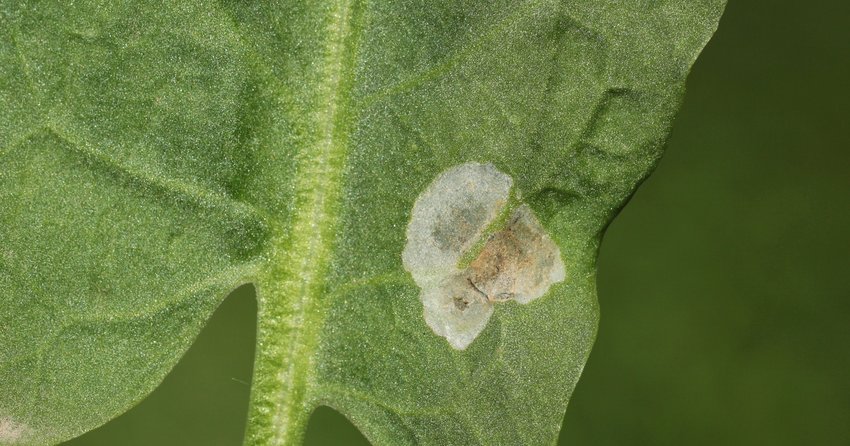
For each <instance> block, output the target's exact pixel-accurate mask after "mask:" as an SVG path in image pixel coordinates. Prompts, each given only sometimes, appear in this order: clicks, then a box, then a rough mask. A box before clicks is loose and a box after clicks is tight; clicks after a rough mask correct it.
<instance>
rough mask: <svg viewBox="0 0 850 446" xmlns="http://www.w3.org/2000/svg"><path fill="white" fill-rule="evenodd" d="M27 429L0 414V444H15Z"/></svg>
mask: <svg viewBox="0 0 850 446" xmlns="http://www.w3.org/2000/svg"><path fill="white" fill-rule="evenodd" d="M28 430H29V429H27V427H26V426H25V425H23V424H22V423H18V422H16V421H14V420H12V419H11V418H9V417H4V416H0V444H16V443H18V442H20V441H21V440H23V437H24V434H26V433H27V431H28Z"/></svg>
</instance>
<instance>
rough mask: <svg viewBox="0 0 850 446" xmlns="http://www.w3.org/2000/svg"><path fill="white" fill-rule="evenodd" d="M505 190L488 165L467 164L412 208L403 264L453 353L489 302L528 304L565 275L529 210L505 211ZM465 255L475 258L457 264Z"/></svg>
mask: <svg viewBox="0 0 850 446" xmlns="http://www.w3.org/2000/svg"><path fill="white" fill-rule="evenodd" d="M512 186H513V180H512V179H511V177H510V176H508V175H506V174H504V173H502V172H500V171H499V170H498V169H496V167H495V166H493V165H492V164H481V163H466V164H461V165H459V166H455V167H452V168H451V169H449V170H447V171H445V172H443V173H442V174H440V175H439V176H438V177H437V178H436V179H435V180H434V181H433V182H432V183H431V184H430V185H429V186H428V187H427V188H426V189H425V190H424V191H423V192H422V194H420V195H419V197H418V198H417V199H416V202H415V203H414V205H413V212H412V213H411V219H410V224H408V226H407V244H406V246H405V248H404V252H403V253H402V262H403V263H404V267H405V269H406V270H407V271H409V272H410V274H411V275H412V276H413V280H414V281H415V282H416V284H417V285H418V286H419V287H420V289H421V293H420V298H421V300H422V304H423V307H424V317H425V322H426V323H427V324H428V326H429V327H430V328H431V329H432V330H433V331H434V333H436V334H437V335H439V336H442V337H444V338H446V340H447V341H448V342H449V344H451V346H452V347H454V348H455V349H458V350H463V349H465V348H466V347H467V346H469V344H471V343H472V341H473V340H475V338H476V337H477V336H478V335H479V334H480V333H481V331H483V330H484V327H486V325H487V321H488V320H489V319H490V316H491V315H492V314H493V307H494V305H496V304H498V303H500V302H505V301H510V300H515V301H517V302H518V303H521V304H527V303H529V302H531V301H533V300H534V299H537V298H539V297H541V296H543V295H544V294H546V292H547V291H548V290H549V287H550V286H551V285H552V284H554V283H557V282H561V281H563V280H564V278H565V277H566V271H565V269H564V262H563V260H562V259H561V251H560V249H559V248H558V246H557V245H556V244H555V243H554V242H553V241H552V239H551V238H549V236H548V234H546V230H545V229H544V228H543V226H542V225H541V224H540V222H538V221H537V217H535V215H534V212H533V211H532V210H531V208H529V207H528V206H526V205H519V206H518V207H516V208H515V209H509V208H508V203H509V200H510V198H511V195H510V192H511V187H512ZM503 212H511V214H510V216H509V217H508V218H507V219H503V221H504V222H503V224H502V226H501V227H490V226H491V225H493V226H498V225H494V223H495V222H498V221H502V220H500V219H499V217H500V216H501V214H502V213H503ZM481 240H483V241H484V243H483V244H481V243H478V242H479V241H481ZM470 250H472V255H475V257H474V258H473V259H472V261H471V262H470V263H469V264H468V266H464V267H461V265H459V263H460V262H461V259H462V258H463V257H464V255H465V254H467V253H468V251H470Z"/></svg>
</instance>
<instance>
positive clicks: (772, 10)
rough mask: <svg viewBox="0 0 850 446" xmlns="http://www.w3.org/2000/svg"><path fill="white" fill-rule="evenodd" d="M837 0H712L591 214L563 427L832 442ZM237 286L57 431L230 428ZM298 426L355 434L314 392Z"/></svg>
mask: <svg viewBox="0 0 850 446" xmlns="http://www.w3.org/2000/svg"><path fill="white" fill-rule="evenodd" d="M848 83H850V2H847V1H846V0H822V1H810V2H796V1H790V0H782V1H776V0H774V1H767V0H763V1H758V0H748V1H747V0H732V1H731V2H730V4H729V6H728V8H727V12H726V14H725V16H724V18H723V20H722V21H721V24H720V30H719V31H718V33H717V35H716V36H715V38H714V40H713V41H712V42H711V43H710V44H709V45H708V47H707V48H706V50H705V52H704V54H703V55H702V56H701V58H700V60H699V61H698V62H697V64H696V67H695V68H694V70H693V72H692V74H691V77H690V80H689V83H688V94H687V98H686V101H685V104H684V107H683V109H682V112H681V114H680V116H679V119H678V121H677V123H676V126H675V129H674V131H673V136H672V139H671V140H670V144H669V147H668V150H667V154H666V156H665V158H664V159H663V160H662V162H661V164H660V165H659V167H658V170H657V171H656V172H655V173H654V174H653V176H652V177H651V178H650V179H649V180H648V181H647V182H646V183H645V184H644V185H643V186H642V187H641V188H640V190H639V191H638V192H637V194H636V195H635V197H634V199H633V200H632V201H631V202H630V203H629V205H628V206H627V207H626V208H625V210H624V211H623V212H622V214H621V215H620V216H619V217H618V218H617V220H616V221H615V222H614V223H613V224H612V225H611V227H610V229H609V231H608V233H607V235H606V236H605V240H604V243H603V245H602V250H601V253H600V259H599V300H600V304H601V308H602V320H601V325H600V330H599V337H598V339H597V342H596V346H595V347H594V350H593V353H592V355H591V358H590V361H589V363H588V365H587V367H586V369H585V373H584V375H583V377H582V379H581V381H580V382H579V385H578V388H577V390H576V392H575V394H574V397H573V400H572V402H571V403H570V407H569V409H568V410H567V415H566V419H565V425H564V429H563V431H562V434H561V444H569V445H682V444H687V445H718V444H723V445H755V444H759V445H760V444H769V445H848V444H850V273H848V271H847V268H848V267H850V262H848V260H850V206H849V205H850V203H848V202H849V201H850V200H848V198H850V137H848V134H850V123H848V118H850V113H848V104H850V95H848V91H850V89H848ZM252 293H253V291H252V290H251V288H250V287H243V288H241V289H240V290H237V291H236V292H235V293H234V294H233V295H232V296H230V297H229V298H228V300H227V301H226V302H225V303H224V304H223V305H222V307H221V308H220V309H219V311H218V312H217V313H216V314H215V316H214V317H213V319H212V320H211V322H210V323H209V326H208V327H207V328H206V329H205V330H204V332H203V333H202V334H201V336H200V338H199V339H198V341H197V342H196V344H195V346H194V347H192V349H191V350H190V351H189V353H188V354H187V355H186V357H185V358H184V359H183V360H182V361H181V363H180V364H179V365H178V366H177V368H176V369H175V370H174V371H173V372H172V373H171V374H170V375H169V376H168V378H166V380H165V382H164V383H163V384H162V386H161V387H160V388H159V389H158V390H157V391H156V392H155V393H154V394H153V395H152V396H151V397H150V398H148V399H147V400H145V401H143V402H142V403H141V404H139V405H138V406H137V407H136V408H134V409H133V410H131V411H130V412H129V413H127V414H125V415H123V416H121V417H119V418H118V419H116V420H114V421H113V422H111V423H109V424H107V425H106V426H104V427H102V428H100V429H98V430H96V431H93V432H90V433H88V434H86V435H84V436H83V437H80V438H78V439H76V440H74V441H71V442H68V443H67V444H66V445H67V446H92V445H128V446H133V445H162V446H170V445H181V446H184V445H222V446H237V445H240V444H241V437H242V430H243V429H244V418H245V413H246V410H247V404H248V392H249V387H250V384H249V381H250V376H251V360H252V357H253V345H252V344H253V335H254V328H255V325H254V324H255V321H254V312H255V310H256V306H255V303H254V301H253V294H252ZM307 444H309V445H313V446H318V445H366V444H368V443H366V442H365V440H363V439H362V437H361V436H360V435H359V433H358V432H357V430H356V429H354V428H353V427H352V426H351V425H350V424H349V423H348V422H347V421H346V420H345V419H344V418H343V417H342V416H341V415H339V414H337V413H335V412H333V411H331V410H329V409H321V410H319V411H318V412H317V413H316V414H315V415H314V417H313V418H312V420H311V424H310V427H309V432H308V441H307Z"/></svg>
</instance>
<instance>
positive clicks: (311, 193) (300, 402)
mask: <svg viewBox="0 0 850 446" xmlns="http://www.w3.org/2000/svg"><path fill="white" fill-rule="evenodd" d="M351 7H352V5H351V0H340V1H339V2H338V3H337V5H336V10H335V11H334V13H333V15H332V16H331V21H330V24H329V26H328V33H327V35H328V36H329V38H328V41H327V46H326V50H325V58H324V62H325V63H324V73H323V76H322V78H321V81H320V83H319V84H318V95H317V96H318V100H317V104H326V105H327V106H326V107H325V108H324V109H322V110H319V113H318V114H317V117H316V119H315V121H314V123H315V125H316V126H317V129H318V131H317V135H318V140H317V141H316V142H315V144H313V145H311V146H309V148H308V149H305V150H302V151H300V152H299V153H298V155H297V156H296V160H295V164H296V167H295V188H294V189H295V194H294V206H293V212H292V215H291V218H290V222H291V224H290V225H289V232H288V233H278V234H277V235H276V237H275V239H274V240H273V242H272V249H273V255H272V256H271V257H270V259H269V260H270V261H269V265H268V268H267V271H266V272H265V273H264V274H262V275H261V277H260V278H259V287H258V288H259V290H258V299H259V301H260V302H259V303H260V305H259V307H260V308H259V310H260V312H259V318H260V323H261V324H263V325H265V326H266V327H267V328H270V331H271V333H270V334H271V335H272V336H273V342H274V343H275V344H285V347H284V348H275V347H282V345H276V346H270V351H271V352H272V353H274V352H277V353H279V354H281V355H282V356H283V357H279V358H276V359H277V364H279V366H278V370H266V369H264V368H263V367H262V364H258V365H257V366H258V367H257V368H258V370H260V372H259V373H263V370H265V371H266V372H274V373H276V376H275V377H274V379H276V380H277V381H278V382H277V383H276V384H277V385H276V387H277V392H275V394H274V395H266V396H263V395H259V394H258V393H255V395H254V396H255V397H259V398H272V401H271V403H272V404H273V407H274V410H273V412H272V414H271V416H270V419H267V420H264V421H266V422H270V426H269V427H270V428H271V429H273V432H268V433H267V434H271V436H270V438H269V439H270V444H295V443H297V441H298V439H299V438H300V436H301V435H302V433H301V432H302V431H303V427H304V423H305V422H306V416H305V411H306V407H305V400H306V386H307V382H308V378H309V376H310V371H311V370H312V369H313V368H314V364H313V353H314V352H315V347H316V343H317V338H318V333H319V328H320V326H321V318H322V315H321V312H320V311H316V310H317V306H318V304H319V302H318V301H319V297H320V296H321V295H322V294H323V291H324V286H323V285H324V275H325V274H324V273H325V272H326V271H327V268H328V264H329V262H330V257H331V251H332V249H331V248H332V246H333V244H334V232H335V228H336V224H337V220H338V206H339V201H340V196H341V189H342V169H343V168H344V161H345V158H346V154H347V132H345V131H344V130H343V129H341V121H342V120H343V119H344V117H345V105H346V101H347V97H346V92H345V82H344V77H345V75H346V74H347V73H346V72H345V71H346V66H347V64H348V63H349V62H350V60H349V58H351V59H353V57H354V55H353V54H349V53H347V52H346V51H345V50H346V39H347V38H348V37H349V35H350V32H351V23H350V21H351V9H352V8H351ZM264 310H267V311H264ZM281 310H282V311H281ZM281 312H282V313H284V314H285V317H282V318H278V317H277V316H278V315H280V314H281ZM268 319H273V320H272V321H269V320H268ZM263 347H264V346H263V345H260V346H259V348H260V349H262V348H263ZM262 357H263V353H262V352H258V357H257V359H258V361H259V360H261V358H262ZM265 378H270V377H265ZM252 415H254V416H256V415H257V414H256V413H252ZM253 421H254V420H252V422H253ZM263 424H265V423H263ZM260 435H261V436H265V435H262V433H261V434H260Z"/></svg>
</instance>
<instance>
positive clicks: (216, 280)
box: [0, 0, 724, 445]
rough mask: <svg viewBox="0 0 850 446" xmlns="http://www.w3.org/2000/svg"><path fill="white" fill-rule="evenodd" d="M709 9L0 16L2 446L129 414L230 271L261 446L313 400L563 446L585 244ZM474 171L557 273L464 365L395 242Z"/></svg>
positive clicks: (679, 87) (436, 431)
mask: <svg viewBox="0 0 850 446" xmlns="http://www.w3.org/2000/svg"><path fill="white" fill-rule="evenodd" d="M723 3H724V2H723V1H722V0H699V1H694V0H688V1H686V0H668V1H637V0H632V1H625V2H623V1H618V2H614V1H591V0H585V1H571V2H555V1H551V2H521V3H518V2H514V1H511V2H507V1H505V2H495V3H494V2H427V3H421V2H373V3H365V2H359V1H355V0H352V1H350V2H349V1H345V0H342V1H340V2H337V3H334V4H319V3H318V2H309V1H303V2H298V1H287V2H280V3H279V4H278V3H275V2H229V1H223V2H219V3H215V2H178V3H175V4H168V5H161V4H157V5H147V4H136V3H130V2H102V3H96V2H83V3H82V4H81V3H80V2H75V3H74V4H73V5H69V4H65V3H64V2H49V3H45V4H43V3H36V2H23V3H22V2H2V3H0V22H2V26H0V67H2V70H0V101H2V102H0V104H2V107H0V166H2V169H0V204H1V205H2V206H0V250H2V251H0V254H2V256H0V299H2V301H0V302H2V304H0V443H4V442H5V443H11V444H16V442H17V443H26V444H30V443H31V444H44V443H51V442H56V441H60V440H62V439H65V438H69V437H71V436H74V435H76V434H78V433H81V432H83V431H85V430H88V429H91V428H92V427H94V426H97V425H99V424H101V423H103V422H105V421H106V420H108V419H109V418H111V417H113V416H115V415H117V414H118V413H120V412H121V411H123V410H125V409H126V408H127V407H128V406H130V405H132V404H133V403H135V402H137V401H138V400H139V399H141V398H142V397H143V396H144V395H145V394H147V393H148V392H149V391H150V390H151V389H152V388H153V387H154V386H155V385H156V384H157V383H158V382H159V381H160V380H161V379H162V377H163V376H164V374H165V373H167V371H168V370H170V368H171V367H172V366H173V365H174V363H175V362H176V361H177V359H178V358H179V357H180V355H181V354H182V353H183V352H184V351H185V349H186V348H187V346H188V345H189V343H190V342H191V340H192V339H193V338H194V336H195V335H196V334H197V331H198V330H199V329H200V327H201V326H202V325H203V323H204V321H205V320H206V318H207V317H208V316H209V314H210V313H211V312H212V311H213V310H214V308H215V307H216V306H217V304H218V303H219V302H220V301H221V299H223V298H224V296H225V295H226V293H227V292H228V291H229V290H231V289H233V288H235V287H236V286H238V285H239V284H241V283H244V282H246V281H251V282H254V283H255V284H256V286H257V291H258V299H259V305H258V307H259V332H258V336H259V339H258V341H259V348H258V357H257V358H258V359H257V361H258V362H257V364H256V372H255V381H254V388H253V393H254V395H253V397H252V409H251V421H250V426H249V433H248V439H249V442H252V443H254V444H276V443H280V442H285V441H291V440H293V439H297V438H299V436H300V433H299V432H301V430H302V429H303V427H304V421H305V420H306V418H307V416H308V415H309V412H310V411H311V410H312V409H313V408H314V407H315V406H316V405H319V404H327V405H330V406H333V407H335V408H337V409H339V410H341V411H342V412H344V413H345V414H346V415H348V416H349V417H350V418H351V419H352V420H354V422H355V424H357V426H358V427H359V428H360V429H362V430H363V431H364V433H366V435H367V436H368V437H369V438H370V439H371V440H372V441H373V442H375V443H376V444H441V445H442V444H545V443H551V442H552V441H554V438H556V436H557V431H558V429H559V425H560V420H561V418H562V417H563V412H564V410H565V407H566V404H567V401H568V400H569V396H570V394H571V392H572V389H573V388H574V386H575V384H576V382H577V380H578V377H579V374H580V373H581V370H582V367H583V365H584V362H585V361H586V359H587V356H588V354H589V351H590V347H591V345H592V342H593V338H594V336H595V331H596V324H597V320H598V309H597V303H596V296H595V285H594V280H595V256H596V249H597V247H598V243H599V240H600V237H601V234H602V231H603V229H604V227H605V226H606V225H607V224H608V222H609V221H610V219H611V218H613V216H614V214H615V213H616V211H617V210H618V209H619V208H620V207H621V206H622V204H623V203H624V202H625V200H626V199H627V197H628V196H629V194H631V192H632V191H633V190H634V188H635V187H636V185H637V184H638V183H639V182H640V181H641V180H642V179H643V178H644V177H645V176H646V175H647V174H648V173H649V171H650V170H651V168H652V166H653V165H654V163H655V162H656V160H657V159H658V157H659V156H660V154H661V151H662V148H663V143H664V141H665V139H666V137H667V133H668V131H669V128H670V125H671V122H672V118H673V116H674V114H675V112H676V109H677V107H678V104H679V102H680V100H681V95H682V93H683V89H684V81H685V77H686V75H687V72H688V71H689V69H690V66H691V64H692V63H693V61H694V60H695V58H696V55H697V54H698V53H699V51H700V50H701V48H702V46H703V45H704V44H705V43H706V41H707V40H708V38H709V37H710V36H711V34H712V33H713V31H714V29H715V27H716V24H717V20H718V19H719V16H720V14H721V12H722V7H723ZM470 161H476V162H488V163H492V164H493V165H495V166H496V167H497V168H498V169H499V170H500V171H502V172H505V173H506V174H508V175H510V177H511V178H512V179H513V185H514V188H515V191H516V192H517V194H518V196H519V197H520V199H521V200H522V201H523V202H524V203H526V204H528V205H529V206H530V207H531V209H532V210H533V211H534V212H535V214H536V215H537V217H538V218H539V220H540V222H541V223H542V225H543V226H544V227H545V228H546V230H547V231H548V234H549V235H550V236H551V238H552V239H553V240H554V241H555V242H556V243H557V244H558V245H559V247H560V250H561V254H562V257H563V261H564V264H565V265H566V280H565V281H564V282H562V283H560V284H557V285H555V286H553V287H552V288H551V289H550V291H549V293H547V295H545V296H543V297H542V298H540V299H538V300H535V301H534V302H531V303H529V304H527V305H518V304H516V303H507V304H504V305H499V306H498V307H497V308H496V311H495V313H494V315H493V317H492V318H491V320H490V321H489V323H488V325H487V326H486V328H485V329H484V331H483V332H482V333H481V335H480V336H479V337H478V338H477V339H476V340H475V341H474V342H473V343H472V344H471V345H470V346H469V347H468V348H467V349H466V350H463V351H458V350H455V349H453V348H452V347H451V346H450V345H449V344H448V343H447V342H446V341H445V339H443V338H441V337H438V336H436V335H435V334H434V333H433V332H432V331H431V330H430V329H429V328H428V326H427V325H426V323H425V320H424V318H423V310H422V303H421V302H420V300H419V289H418V288H417V286H416V284H415V283H414V282H413V280H412V279H411V277H410V276H409V275H408V273H407V272H405V270H404V268H403V266H402V262H401V252H402V250H403V249H404V245H405V229H406V227H407V225H408V222H409V221H410V215H411V209H412V207H413V203H414V201H415V200H416V198H417V197H418V196H419V194H420V193H422V191H423V190H424V189H425V188H426V187H427V186H428V184H430V183H431V182H432V181H433V180H434V178H435V177H436V176H437V175H438V174H440V173H441V172H443V171H445V170H446V169H448V168H451V167H452V166H456V165H458V164H461V163H465V162H470ZM4 436H5V437H4Z"/></svg>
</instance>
